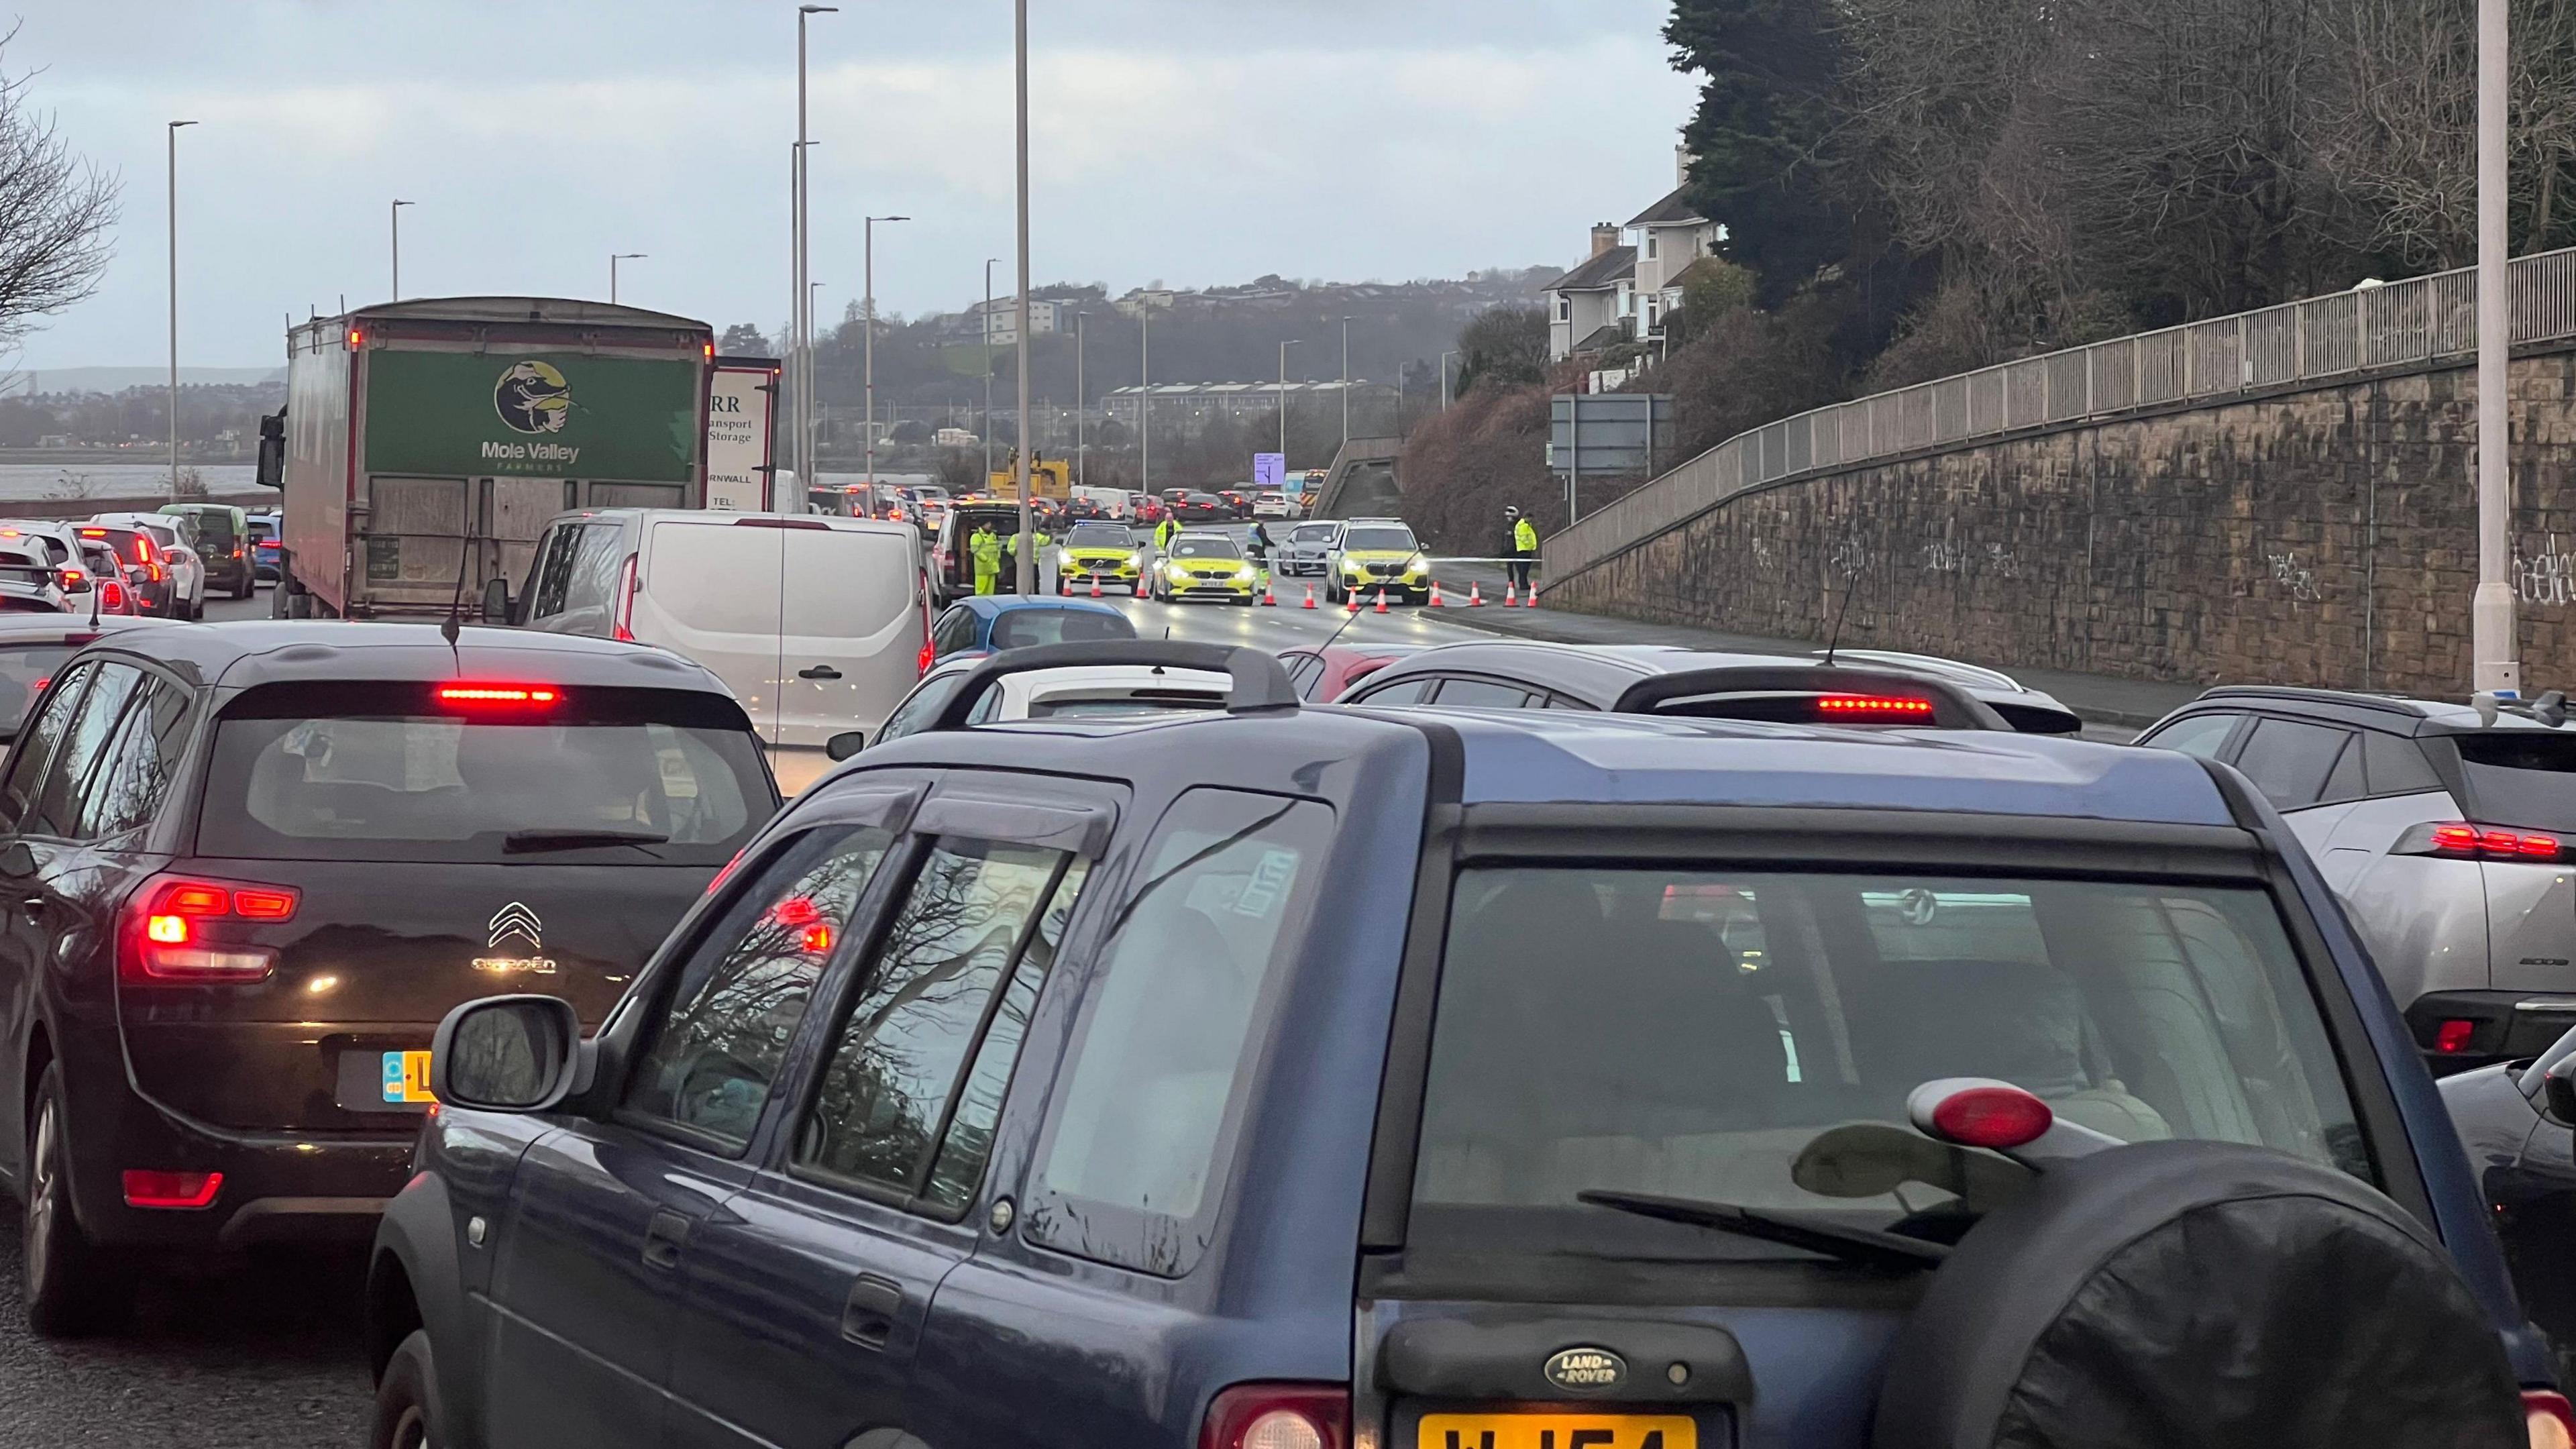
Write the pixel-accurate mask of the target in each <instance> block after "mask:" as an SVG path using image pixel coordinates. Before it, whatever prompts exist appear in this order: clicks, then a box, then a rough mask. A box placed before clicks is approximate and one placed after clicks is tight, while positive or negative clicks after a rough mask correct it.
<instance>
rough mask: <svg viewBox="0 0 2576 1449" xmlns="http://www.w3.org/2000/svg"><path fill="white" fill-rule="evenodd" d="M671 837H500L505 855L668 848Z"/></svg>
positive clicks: (526, 833) (618, 833) (613, 833)
mask: <svg viewBox="0 0 2576 1449" xmlns="http://www.w3.org/2000/svg"><path fill="white" fill-rule="evenodd" d="M670 843H671V837H669V836H667V835H655V834H653V833H651V832H649V831H643V830H513V831H511V832H510V833H509V834H507V835H504V836H502V837H501V851H502V853H503V854H505V855H526V854H530V853H532V852H535V851H540V850H587V849H589V848H591V847H592V846H597V845H668V844H670Z"/></svg>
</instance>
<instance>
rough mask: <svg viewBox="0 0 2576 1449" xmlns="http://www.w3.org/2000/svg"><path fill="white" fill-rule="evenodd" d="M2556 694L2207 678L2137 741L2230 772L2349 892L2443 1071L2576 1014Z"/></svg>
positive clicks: (2567, 769) (2570, 769) (2571, 868)
mask: <svg viewBox="0 0 2576 1449" xmlns="http://www.w3.org/2000/svg"><path fill="white" fill-rule="evenodd" d="M2563 719H2564V715H2563V713H2562V706H2561V705H2559V704H2558V703H2557V702H2556V701H2555V700H2554V699H2553V697H2551V696H2543V697H2542V700H2541V702H2540V704H2539V705H2538V706H2537V707H2523V708H2496V707H2494V706H2492V705H2487V706H2472V705H2463V704H2456V703H2452V702H2448V701H2442V700H2422V699H2403V698H2398V697H2394V696H2390V695H2376V694H2355V693H2347V692H2344V691H2339V690H2312V689H2287V688H2227V689H2213V690H2211V691H2209V692H2208V693H2207V694H2204V695H2202V696H2201V697H2200V698H2199V699H2196V700H2194V701H2192V702H2191V703H2190V704H2188V705H2185V706H2184V707H2183V708H2182V709H2180V710H2178V711H2176V712H2175V713H2173V714H2172V715H2170V716H2167V717H2166V718H2165V719H2163V720H2162V721H2159V722H2158V723H2157V724H2156V726H2155V727H2154V728H2152V729H2150V730H2148V731H2147V732H2146V733H2145V734H2143V735H2141V736H2139V739H2138V743H2140V744H2142V745H2151V746H2154V747H2157V748H2159V749H2169V750H2180V751H2182V752H2184V753H2186V754H2192V755H2199V756H2201V757H2203V758H2205V759H2211V760H2218V761H2222V762H2224V763H2226V764H2230V765H2233V766H2235V767H2236V768H2237V769H2238V770H2240V771H2242V772H2243V773H2244V775H2245V777H2246V778H2247V779H2249V780H2251V781H2252V782H2253V784H2254V786H2255V788H2256V789H2258V790H2260V791H2262V792H2263V795H2264V797H2265V798H2266V799H2269V800H2270V801H2271V802H2272V804H2273V806H2274V808H2276V809H2278V810H2279V811H2280V812H2281V813H2282V817H2283V818H2284V819H2285V820H2286V821H2288V823H2289V826H2290V830H2291V832H2292V833H2293V834H2295V835H2297V836H2298V838H2299V840H2300V842H2301V843H2302V844H2304V845H2306V847H2307V850H2308V855H2309V858H2310V859H2312V860H2314V861H2315V862H2316V864H2317V867H2318V869H2319V870H2320V871H2321V872H2322V873H2323V874H2324V876H2325V879H2326V883H2327V884H2328V885H2329V886H2331V887H2333V889H2334V891H2335V893H2336V894H2337V895H2338V896H2340V897H2342V899H2343V903H2344V909H2345V910H2346V911H2347V912H2348V913H2349V914H2350V916H2351V918H2352V921H2353V924H2354V925H2355V926H2357V927H2358V928H2359V929H2360V931H2361V934H2362V936H2363V938H2364V940H2365V942H2366V944H2367V945H2368V946H2369V947H2370V951H2371V955H2372V957H2373V958H2374V960H2376V962H2377V963H2378V966H2379V973H2380V975H2381V976H2382V977H2383V978H2384V979H2385V980H2386V981H2387V983H2388V990H2389V993H2390V994H2391V995H2392V996H2394V997H2395V998H2396V1000H2397V1003H2398V1005H2399V1006H2401V1007H2403V1008H2404V1009H2405V1012H2406V1019H2407V1023H2408V1025H2409V1026H2410V1027H2411V1028H2412V1029H2413V1031H2414V1033H2415V1040H2416V1044H2417V1045H2418V1046H2419V1047H2421V1048H2422V1049H2423V1050H2424V1052H2425V1055H2426V1059H2427V1060H2428V1061H2429V1062H2431V1063H2432V1065H2433V1067H2434V1069H2435V1070H2436V1071H2445V1072H2446V1071H2453V1070H2459V1069H2465V1068H2467V1067H2472V1066H2479V1065H2483V1064H2485V1063H2488V1062H2494V1061H2504V1060H2510V1059H2513V1058H2517V1057H2527V1056H2531V1055H2533V1054H2534V1053H2536V1052H2538V1051H2539V1050H2540V1049H2542V1048H2543V1047H2546V1046H2548V1045H2549V1044H2550V1043H2551V1042H2552V1041H2554V1040H2556V1039H2557V1038H2558V1037H2559V1036H2560V1035H2561V1034H2562V1033H2564V1032H2565V1031H2566V1030H2567V1029H2568V1028H2569V1027H2570V1026H2572V1025H2576V729H2570V728H2567V727H2565V725H2564V724H2563Z"/></svg>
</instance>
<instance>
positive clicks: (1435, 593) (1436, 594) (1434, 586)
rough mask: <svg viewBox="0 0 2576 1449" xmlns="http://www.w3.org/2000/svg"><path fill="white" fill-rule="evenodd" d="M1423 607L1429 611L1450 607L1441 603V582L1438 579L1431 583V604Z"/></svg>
mask: <svg viewBox="0 0 2576 1449" xmlns="http://www.w3.org/2000/svg"><path fill="white" fill-rule="evenodd" d="M1423 607H1424V608H1427V609H1445V608H1447V607H1449V606H1448V605H1446V604H1444V603H1442V602H1440V581H1439V580H1438V579H1433V580H1432V581H1431V599H1430V602H1429V603H1427V604H1425V605H1423Z"/></svg>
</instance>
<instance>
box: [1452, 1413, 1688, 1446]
mask: <svg viewBox="0 0 2576 1449" xmlns="http://www.w3.org/2000/svg"><path fill="white" fill-rule="evenodd" d="M1413 1442H1414V1445H1415V1449H1699V1425H1698V1423H1697V1422H1696V1421H1694V1420H1692V1419H1691V1418H1690V1417H1689V1416H1687V1415H1683V1414H1425V1415H1423V1416H1422V1427H1421V1428H1420V1429H1418V1430H1416V1431H1415V1433H1414V1440H1413Z"/></svg>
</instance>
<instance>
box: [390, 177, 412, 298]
mask: <svg viewBox="0 0 2576 1449" xmlns="http://www.w3.org/2000/svg"><path fill="white" fill-rule="evenodd" d="M409 205H411V203H410V202H408V201H397V202H395V203H394V204H393V205H391V206H389V207H386V208H385V217H386V220H387V221H389V222H391V223H392V231H393V244H394V300H395V301H397V302H399V301H401V300H402V209H403V208H404V207H406V206H409Z"/></svg>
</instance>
